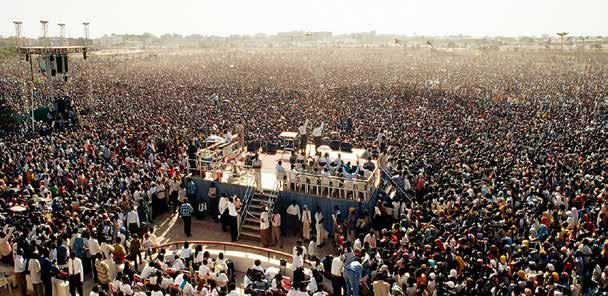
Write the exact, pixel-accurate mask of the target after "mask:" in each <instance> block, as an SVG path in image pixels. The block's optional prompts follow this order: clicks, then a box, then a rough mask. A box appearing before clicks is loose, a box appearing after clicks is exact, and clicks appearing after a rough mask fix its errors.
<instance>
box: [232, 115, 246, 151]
mask: <svg viewBox="0 0 608 296" xmlns="http://www.w3.org/2000/svg"><path fill="white" fill-rule="evenodd" d="M234 131H235V132H236V139H237V141H238V143H239V151H240V150H241V149H243V148H244V147H245V126H243V122H242V121H239V123H238V124H237V125H236V126H235V127H234Z"/></svg>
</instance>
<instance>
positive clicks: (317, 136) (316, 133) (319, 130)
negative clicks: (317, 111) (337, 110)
mask: <svg viewBox="0 0 608 296" xmlns="http://www.w3.org/2000/svg"><path fill="white" fill-rule="evenodd" d="M324 125H325V123H324V122H321V125H320V126H319V127H316V128H315V129H314V130H312V140H313V142H314V143H315V148H319V146H321V135H322V134H323V126H324Z"/></svg>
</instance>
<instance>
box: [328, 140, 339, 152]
mask: <svg viewBox="0 0 608 296" xmlns="http://www.w3.org/2000/svg"><path fill="white" fill-rule="evenodd" d="M329 148H331V150H340V141H337V140H331V141H330V142H329Z"/></svg>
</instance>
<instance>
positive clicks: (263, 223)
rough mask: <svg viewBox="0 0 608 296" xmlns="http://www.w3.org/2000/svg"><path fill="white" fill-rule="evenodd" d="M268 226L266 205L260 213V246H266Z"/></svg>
mask: <svg viewBox="0 0 608 296" xmlns="http://www.w3.org/2000/svg"><path fill="white" fill-rule="evenodd" d="M269 228H270V220H269V218H268V207H264V211H262V214H260V239H261V241H262V247H264V248H268V231H269Z"/></svg>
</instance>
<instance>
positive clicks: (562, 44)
mask: <svg viewBox="0 0 608 296" xmlns="http://www.w3.org/2000/svg"><path fill="white" fill-rule="evenodd" d="M566 35H568V32H560V33H557V36H559V37H560V38H561V42H562V43H561V49H564V37H566Z"/></svg>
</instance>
